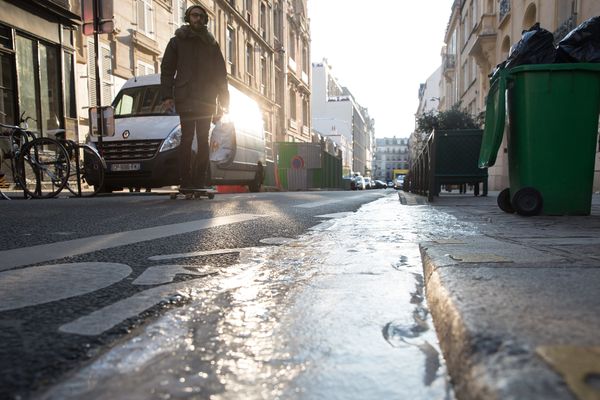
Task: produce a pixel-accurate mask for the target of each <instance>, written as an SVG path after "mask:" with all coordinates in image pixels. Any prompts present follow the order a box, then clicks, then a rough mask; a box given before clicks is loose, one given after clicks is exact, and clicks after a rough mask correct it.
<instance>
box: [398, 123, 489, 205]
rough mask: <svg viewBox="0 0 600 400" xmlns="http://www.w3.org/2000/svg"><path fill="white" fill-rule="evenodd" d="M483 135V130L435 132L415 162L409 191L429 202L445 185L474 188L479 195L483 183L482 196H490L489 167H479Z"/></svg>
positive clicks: (406, 183) (407, 183)
mask: <svg viewBox="0 0 600 400" xmlns="http://www.w3.org/2000/svg"><path fill="white" fill-rule="evenodd" d="M482 136H483V131H482V130H480V129H468V130H467V129H465V130H454V131H434V132H433V133H432V134H431V135H430V136H429V138H428V140H427V143H426V145H425V146H424V147H423V150H421V152H420V153H419V155H418V157H417V159H416V160H413V163H412V165H411V168H410V171H409V174H408V179H407V182H406V181H405V188H406V189H407V190H409V191H410V192H412V193H416V194H420V195H423V196H427V199H428V200H429V201H433V199H434V196H439V194H440V191H441V188H442V186H444V185H459V186H460V187H461V188H462V187H465V186H466V185H473V187H474V193H475V195H478V194H479V184H482V186H483V193H482V194H483V195H484V196H485V195H487V191H488V187H487V180H488V172H487V168H484V169H481V168H479V167H478V165H477V164H478V160H479V150H480V148H481V139H482Z"/></svg>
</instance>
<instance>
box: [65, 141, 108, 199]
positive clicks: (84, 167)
mask: <svg viewBox="0 0 600 400" xmlns="http://www.w3.org/2000/svg"><path fill="white" fill-rule="evenodd" d="M70 146H72V149H73V150H72V151H70V153H71V154H72V157H71V166H70V170H71V172H70V173H69V180H68V182H67V186H66V187H67V189H68V190H69V191H70V192H71V193H73V194H74V195H75V196H81V197H91V196H94V195H96V194H97V193H98V191H99V190H100V188H101V187H102V183H103V182H104V162H103V161H102V158H101V157H100V155H98V153H97V152H96V151H94V150H93V149H92V148H90V147H89V146H88V145H79V144H73V143H71V144H70Z"/></svg>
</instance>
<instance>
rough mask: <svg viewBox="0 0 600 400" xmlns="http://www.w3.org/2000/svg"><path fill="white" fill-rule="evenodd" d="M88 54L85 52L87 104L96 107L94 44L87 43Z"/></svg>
mask: <svg viewBox="0 0 600 400" xmlns="http://www.w3.org/2000/svg"><path fill="white" fill-rule="evenodd" d="M87 48H88V52H87V56H88V57H87V67H88V93H89V99H88V100H89V104H90V107H95V106H96V66H95V64H94V61H95V60H96V57H95V52H94V42H93V41H92V40H89V41H88V46H87Z"/></svg>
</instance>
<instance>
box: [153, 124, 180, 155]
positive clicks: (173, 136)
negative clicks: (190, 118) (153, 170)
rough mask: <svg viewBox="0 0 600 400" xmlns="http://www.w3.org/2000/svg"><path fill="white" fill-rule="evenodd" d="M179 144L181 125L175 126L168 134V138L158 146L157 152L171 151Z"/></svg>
mask: <svg viewBox="0 0 600 400" xmlns="http://www.w3.org/2000/svg"><path fill="white" fill-rule="evenodd" d="M179 144H181V125H177V126H176V127H175V129H173V130H172V131H171V133H169V136H167V138H166V139H165V141H164V142H163V144H162V146H160V150H158V151H159V152H162V151H167V150H172V149H174V148H176V147H177V146H179Z"/></svg>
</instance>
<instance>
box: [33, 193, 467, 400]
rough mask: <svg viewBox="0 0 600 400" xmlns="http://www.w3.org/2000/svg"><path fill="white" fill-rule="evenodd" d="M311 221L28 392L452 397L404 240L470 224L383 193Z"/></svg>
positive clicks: (412, 250)
mask: <svg viewBox="0 0 600 400" xmlns="http://www.w3.org/2000/svg"><path fill="white" fill-rule="evenodd" d="M323 218H324V221H325V222H324V223H322V224H320V225H318V226H316V227H315V228H314V229H313V230H312V232H311V233H309V234H307V235H305V236H303V237H301V238H295V239H294V240H291V241H287V240H285V239H284V238H273V240H266V241H264V242H263V243H265V244H266V245H265V246H261V247H256V248H249V249H243V250H241V253H240V259H239V263H238V264H236V265H234V266H231V267H228V268H226V269H223V270H221V271H219V273H218V274H215V275H211V276H207V277H203V278H202V279H196V280H191V281H189V282H190V286H192V287H193V291H194V296H193V298H194V300H192V301H191V302H189V303H188V304H187V305H186V306H183V307H180V308H177V309H175V310H171V311H168V312H167V313H166V314H165V315H164V316H163V317H162V318H160V319H159V320H157V321H155V322H153V323H150V324H149V325H148V326H146V327H145V328H144V329H143V330H141V331H140V332H139V334H138V335H137V336H136V337H135V338H134V339H130V340H128V341H127V342H124V343H122V344H119V345H117V346H115V347H114V348H113V349H112V350H110V351H108V352H107V353H105V354H104V355H103V356H101V357H100V358H99V359H98V360H97V361H95V362H94V363H92V364H90V365H88V366H87V367H85V368H83V369H82V370H81V371H79V372H77V373H76V374H74V375H73V376H72V377H71V378H69V379H67V380H66V381H64V382H63V383H61V384H59V385H57V386H55V387H54V388H53V389H52V390H50V391H48V392H46V393H45V394H44V395H42V396H41V398H44V399H75V398H77V399H79V398H86V399H108V398H111V399H132V400H133V399H148V398H156V399H185V398H211V399H240V398H243V399H278V398H281V399H423V400H425V399H427V400H429V399H453V398H454V396H453V393H452V389H451V385H450V383H449V378H448V376H447V374H446V369H445V365H444V360H443V358H442V356H441V354H440V351H439V348H438V344H437V338H436V335H435V330H434V328H433V325H432V321H431V317H430V315H429V312H428V309H427V304H426V301H425V293H424V288H423V276H422V265H421V259H420V255H419V249H418V242H419V241H422V240H427V239H430V238H444V237H449V236H450V233H451V232H453V233H454V234H456V231H457V230H459V231H461V232H463V233H464V234H467V235H469V234H475V232H468V228H466V227H465V226H464V225H463V224H461V223H460V222H459V221H457V220H456V219H455V218H454V217H452V216H450V215H448V214H445V213H439V212H436V211H435V210H432V209H431V208H429V207H428V206H426V205H424V206H403V205H402V204H401V203H400V202H399V201H398V196H397V195H396V193H389V191H388V195H387V196H385V197H383V198H380V199H378V200H376V201H374V202H372V203H369V204H366V205H364V206H363V207H361V208H360V209H359V210H358V211H357V212H356V213H353V214H351V215H348V214H347V213H341V214H339V215H335V214H333V215H324V216H323ZM178 257H185V255H178ZM173 261H174V260H170V261H169V262H170V263H173ZM175 261H176V260H175ZM198 264H202V260H198ZM202 265H203V266H205V265H204V264H202Z"/></svg>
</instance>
